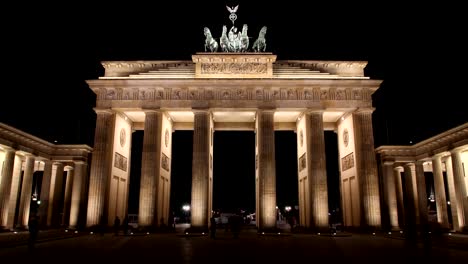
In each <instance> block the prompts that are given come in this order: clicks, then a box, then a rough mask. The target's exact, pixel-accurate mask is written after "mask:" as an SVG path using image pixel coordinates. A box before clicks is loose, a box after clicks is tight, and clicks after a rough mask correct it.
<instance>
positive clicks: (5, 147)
mask: <svg viewBox="0 0 468 264" xmlns="http://www.w3.org/2000/svg"><path fill="white" fill-rule="evenodd" d="M0 149H3V150H4V151H14V152H16V149H14V148H13V147H10V146H6V145H0Z"/></svg>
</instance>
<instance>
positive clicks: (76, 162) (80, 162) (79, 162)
mask: <svg viewBox="0 0 468 264" xmlns="http://www.w3.org/2000/svg"><path fill="white" fill-rule="evenodd" d="M73 163H74V164H75V165H82V164H87V162H86V161H83V160H74V161H73Z"/></svg>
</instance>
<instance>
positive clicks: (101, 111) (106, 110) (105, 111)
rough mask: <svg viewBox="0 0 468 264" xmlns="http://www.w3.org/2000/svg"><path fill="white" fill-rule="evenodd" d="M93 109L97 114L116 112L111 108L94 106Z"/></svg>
mask: <svg viewBox="0 0 468 264" xmlns="http://www.w3.org/2000/svg"><path fill="white" fill-rule="evenodd" d="M93 110H94V112H96V114H103V115H106V114H107V115H112V114H113V113H114V111H112V109H110V108H93Z"/></svg>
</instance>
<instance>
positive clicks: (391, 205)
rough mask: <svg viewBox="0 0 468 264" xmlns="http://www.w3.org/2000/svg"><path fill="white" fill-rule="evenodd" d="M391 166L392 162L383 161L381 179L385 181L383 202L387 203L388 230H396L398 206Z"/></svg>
mask: <svg viewBox="0 0 468 264" xmlns="http://www.w3.org/2000/svg"><path fill="white" fill-rule="evenodd" d="M393 165H394V162H390V161H385V162H384V163H383V178H384V181H385V192H386V193H385V194H386V195H385V202H386V203H387V208H388V216H389V218H390V229H391V230H397V229H398V228H399V224H398V205H397V195H396V188H395V175H394V172H393V170H394V169H393Z"/></svg>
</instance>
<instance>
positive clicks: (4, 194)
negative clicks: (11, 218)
mask: <svg viewBox="0 0 468 264" xmlns="http://www.w3.org/2000/svg"><path fill="white" fill-rule="evenodd" d="M14 167H15V150H14V149H10V148H7V149H6V151H5V161H4V163H3V168H2V171H1V173H2V174H1V175H2V179H1V181H0V228H6V226H7V219H8V210H9V206H10V193H11V183H12V180H13V168H14ZM12 210H15V208H12Z"/></svg>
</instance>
